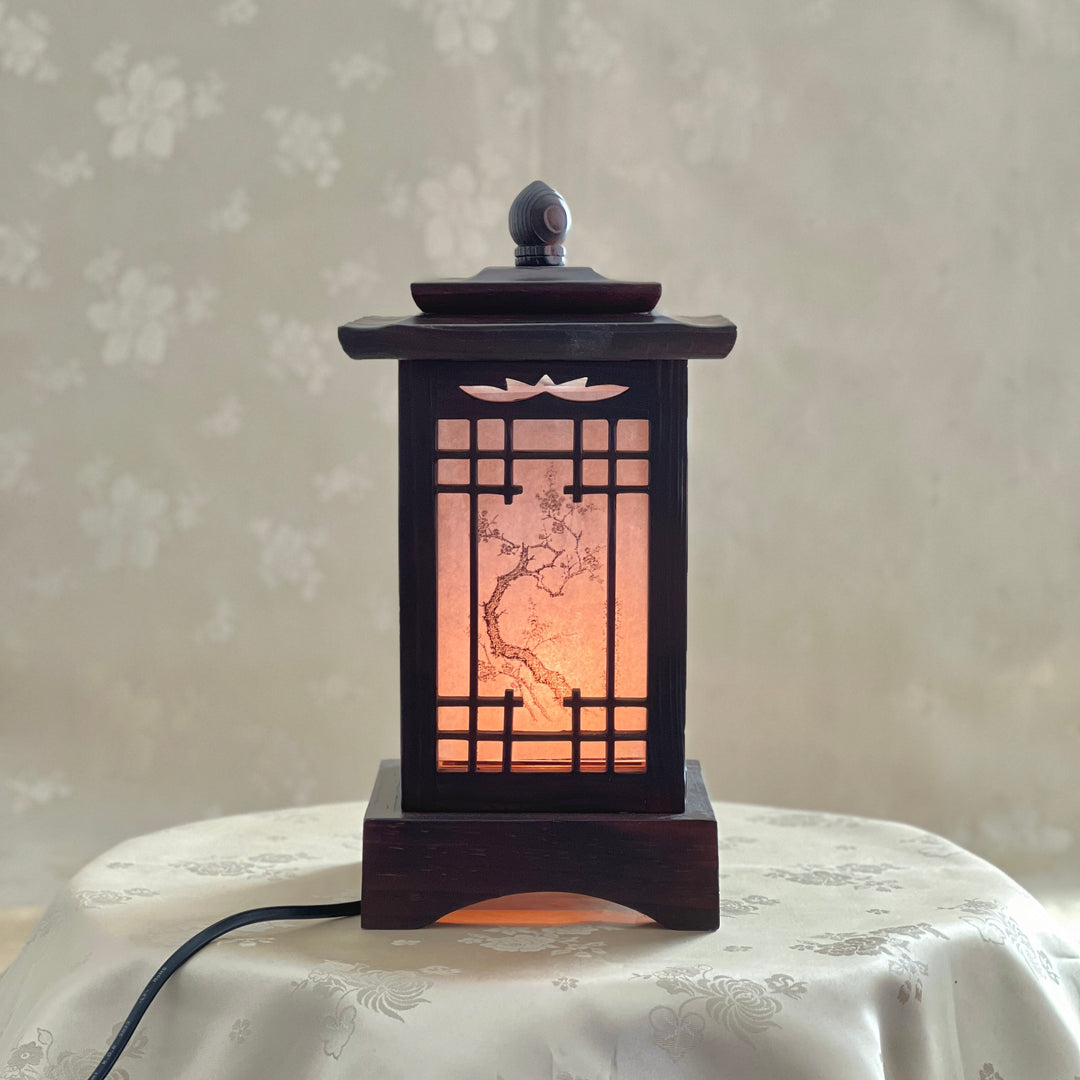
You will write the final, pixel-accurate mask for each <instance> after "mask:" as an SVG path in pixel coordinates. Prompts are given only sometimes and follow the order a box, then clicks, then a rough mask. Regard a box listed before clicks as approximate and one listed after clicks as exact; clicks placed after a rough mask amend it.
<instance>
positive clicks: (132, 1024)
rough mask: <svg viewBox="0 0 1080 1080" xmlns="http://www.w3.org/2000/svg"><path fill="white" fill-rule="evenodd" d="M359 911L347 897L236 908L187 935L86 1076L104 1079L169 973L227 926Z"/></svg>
mask: <svg viewBox="0 0 1080 1080" xmlns="http://www.w3.org/2000/svg"><path fill="white" fill-rule="evenodd" d="M359 914H360V901H359V900H347V901H345V902H343V903H340V904H302V905H300V906H291V907H290V906H282V907H261V908H252V909H251V910H250V911H239V912H237V913H236V914H235V915H229V916H228V917H227V918H225V919H221V920H220V921H218V922H216V923H214V924H213V926H208V927H207V928H206V929H205V930H200V931H199V932H198V933H197V934H196V935H195V936H194V937H192V938H189V939H188V940H187V941H185V942H184V944H183V945H181V946H180V948H179V949H177V950H176V952H174V953H173V954H172V956H170V957H169V959H168V960H166V961H165V963H164V964H162V965H161V967H159V968H158V969H157V971H156V972H154V975H153V977H152V978H151V980H150V981H149V982H148V983H147V984H146V987H145V989H144V990H143V992H142V993H141V994H140V995H139V998H138V1000H137V1001H136V1002H135V1004H134V1005H133V1006H132V1009H131V1012H129V1013H128V1015H127V1019H126V1020H125V1021H124V1022H123V1023H122V1024H121V1025H120V1030H119V1031H118V1032H117V1033H116V1038H115V1039H113V1041H112V1044H111V1045H110V1046H109V1049H108V1050H106V1051H105V1056H104V1057H103V1058H102V1059H101V1062H100V1063H99V1064H98V1067H97V1068H96V1069H95V1070H94V1071H93V1072H92V1073H91V1074H90V1076H89V1077H88V1078H87V1080H105V1078H106V1077H107V1076H108V1075H109V1072H110V1070H111V1069H112V1067H113V1066H114V1065H115V1064H116V1059H117V1058H118V1057H119V1056H120V1055H121V1054H122V1053H123V1052H124V1047H125V1046H127V1044H128V1042H129V1041H130V1040H131V1036H132V1035H134V1034H135V1029H136V1028H137V1027H138V1026H139V1021H140V1020H141V1019H142V1018H143V1014H144V1013H145V1012H146V1010H147V1009H148V1008H149V1007H150V1002H152V1001H153V1000H154V998H155V997H157V993H158V991H159V990H160V989H161V988H162V987H163V986H164V985H165V983H166V982H168V980H169V977H170V976H171V975H172V974H173V973H174V972H175V971H176V970H177V968H179V967H180V966H181V965H182V964H184V963H186V962H187V961H188V960H190V959H191V958H192V957H193V956H194V955H195V954H196V953H197V952H198V951H199V950H200V949H202V948H204V947H205V946H207V945H209V944H210V942H211V941H214V940H216V939H217V938H219V937H221V936H222V934H227V933H228V932H229V931H230V930H238V929H239V928H240V927H241V926H248V925H250V924H251V923H257V922H276V921H278V920H279V919H338V918H342V917H345V916H349V915H359Z"/></svg>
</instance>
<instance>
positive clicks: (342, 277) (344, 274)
mask: <svg viewBox="0 0 1080 1080" xmlns="http://www.w3.org/2000/svg"><path fill="white" fill-rule="evenodd" d="M322 278H323V281H325V282H326V290H327V292H329V294H330V295H331V296H340V295H341V294H342V293H343V292H350V293H359V294H363V293H367V292H370V291H371V290H372V289H373V288H374V287H375V286H376V285H377V284H378V283H379V281H380V280H381V279H382V274H380V273H379V271H378V270H377V269H376V268H375V256H374V253H372V252H370V251H368V252H366V253H365V255H364V257H363V258H362V259H346V261H345V262H343V263H340V264H339V265H337V266H328V267H327V268H326V269H325V270H323V272H322Z"/></svg>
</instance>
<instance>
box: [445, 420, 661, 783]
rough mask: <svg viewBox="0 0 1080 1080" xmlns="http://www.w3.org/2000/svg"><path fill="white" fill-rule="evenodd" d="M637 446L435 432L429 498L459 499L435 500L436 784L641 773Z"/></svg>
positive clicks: (603, 426) (643, 725)
mask: <svg viewBox="0 0 1080 1080" xmlns="http://www.w3.org/2000/svg"><path fill="white" fill-rule="evenodd" d="M612 432H614V439H612V438H611V436H612ZM649 435H650V432H649V422H648V421H647V420H635V419H629V420H619V421H618V422H617V423H614V424H612V423H609V422H608V421H607V420H581V421H574V420H569V419H547V420H541V419H525V420H513V421H503V420H501V419H486V418H482V419H479V420H476V421H473V422H470V421H467V420H440V421H439V422H438V430H437V438H436V451H435V453H436V463H435V470H434V474H435V479H436V483H438V484H442V485H447V486H459V485H460V486H462V487H466V488H468V490H467V491H464V492H454V491H446V490H440V491H438V493H437V495H436V507H437V514H436V516H437V521H436V531H437V535H436V574H437V612H436V626H437V649H436V652H437V661H436V680H437V686H436V691H437V695H438V705H437V710H436V727H437V732H438V737H437V739H436V758H437V763H438V768H439V769H440V770H442V771H450V772H468V771H475V772H478V773H484V772H502V771H505V770H507V769H509V771H511V772H568V771H571V770H573V769H575V768H576V769H578V770H580V771H581V772H607V771H614V772H617V773H618V772H642V771H644V770H645V768H646V764H647V762H646V758H647V753H646V750H647V741H646V731H647V729H648V710H647V708H646V707H645V700H646V698H647V695H648V656H649V648H648V613H649V612H648V586H649V581H648V578H649V494H648V491H647V485H648V483H649V462H648V458H647V456H646V455H647V454H648V450H649ZM612 444H614V445H612ZM492 452H497V453H500V454H503V453H505V455H506V461H504V459H503V458H502V457H499V458H488V457H483V456H479V455H481V454H484V453H492ZM583 452H584V453H591V454H597V455H602V456H598V457H591V458H590V457H582V456H581V455H582V453H583ZM445 453H450V454H454V455H458V456H451V457H444V456H442V455H443V454H445ZM628 454H633V455H637V456H633V457H629V456H625V455H628ZM465 455H468V457H471V458H472V459H473V461H474V462H475V466H472V465H470V461H469V460H468V457H466V456H465ZM522 455H524V456H522ZM507 464H509V468H507V467H506V466H507ZM508 474H509V475H508ZM473 477H475V484H474V483H473ZM507 484H512V485H514V486H516V487H520V488H521V490H520V491H517V492H513V494H512V498H511V501H510V502H509V503H507V502H506V495H507V493H509V492H510V491H511V489H510V488H509V487H504V485H507ZM491 487H498V488H501V489H502V490H500V491H498V492H494V491H491V490H490V489H491ZM590 487H594V488H601V489H602V490H599V491H589V490H588V489H589V488H590ZM626 488H630V489H634V488H640V489H642V490H640V491H634V490H624V489H626ZM485 489H487V490H485Z"/></svg>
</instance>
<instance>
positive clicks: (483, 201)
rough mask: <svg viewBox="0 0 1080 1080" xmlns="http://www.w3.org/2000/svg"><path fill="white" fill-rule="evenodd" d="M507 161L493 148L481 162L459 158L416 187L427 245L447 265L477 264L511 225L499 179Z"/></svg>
mask: <svg viewBox="0 0 1080 1080" xmlns="http://www.w3.org/2000/svg"><path fill="white" fill-rule="evenodd" d="M506 171H507V165H506V161H505V160H504V159H503V158H501V157H499V156H498V155H496V154H494V153H492V152H490V151H482V152H481V153H480V154H478V160H477V167H476V168H475V169H474V168H473V167H472V166H470V165H467V164H465V163H464V162H458V163H457V164H455V165H452V166H450V167H449V168H448V169H444V168H441V167H440V168H438V169H437V170H436V175H435V176H431V177H429V178H428V179H426V180H421V181H420V183H419V184H418V185H417V187H416V195H417V202H418V206H417V209H418V211H419V214H420V216H421V218H422V220H423V222H424V251H425V253H426V254H427V256H428V258H430V259H432V260H433V261H434V262H436V263H442V264H443V265H445V266H448V267H449V266H473V267H475V265H476V264H477V263H478V262H481V261H482V260H483V259H485V258H486V257H487V252H488V242H489V240H490V239H491V238H492V237H493V236H494V235H495V234H496V230H497V229H500V228H502V229H505V227H506V223H505V221H504V218H505V217H506V207H505V205H504V203H505V198H504V197H503V193H502V192H500V191H498V190H497V189H498V187H499V186H500V185H499V181H500V180H501V179H502V178H503V177H504V176H505V174H506Z"/></svg>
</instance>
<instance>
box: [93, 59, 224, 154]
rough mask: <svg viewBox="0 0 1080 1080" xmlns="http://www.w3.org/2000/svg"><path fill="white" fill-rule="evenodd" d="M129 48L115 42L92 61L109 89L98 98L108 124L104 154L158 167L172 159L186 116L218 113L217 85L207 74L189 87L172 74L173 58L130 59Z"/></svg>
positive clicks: (219, 85)
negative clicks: (134, 60) (107, 144)
mask: <svg viewBox="0 0 1080 1080" xmlns="http://www.w3.org/2000/svg"><path fill="white" fill-rule="evenodd" d="M130 48H131V46H130V45H129V44H127V43H126V42H116V43H114V44H113V45H111V46H110V47H109V48H108V49H106V50H105V52H103V53H102V54H101V55H100V56H98V58H97V60H96V61H95V62H94V70H95V71H96V72H97V73H98V74H99V75H101V76H102V77H104V78H105V79H106V80H107V81H108V82H109V85H110V87H111V88H112V92H111V93H108V94H105V95H103V96H102V97H100V98H98V100H97V102H96V105H95V110H96V112H97V115H98V119H99V120H100V121H101V122H102V123H103V124H104V125H105V126H106V127H107V128H112V137H111V138H110V140H109V153H110V155H111V156H112V157H114V158H116V160H118V161H125V160H129V161H133V162H136V163H138V164H143V165H152V166H158V165H160V164H161V163H162V162H164V161H166V160H167V159H168V158H170V157H172V154H173V150H174V148H175V146H176V137H177V136H178V135H179V134H180V133H181V132H182V131H184V130H185V129H186V128H187V127H188V125H189V123H190V121H191V117H192V116H195V117H197V118H200V119H201V118H205V117H208V116H212V115H213V114H214V113H217V112H220V111H221V105H220V98H221V92H222V89H223V86H222V83H221V81H220V80H219V79H218V78H217V76H215V75H208V76H207V77H206V78H205V79H204V80H203V81H202V82H198V83H196V84H194V86H192V87H191V88H190V89H189V87H188V84H187V82H186V81H185V80H184V79H182V78H180V76H178V75H175V74H173V72H174V70H175V68H176V60H175V58H173V57H158V58H157V59H156V60H153V61H146V60H141V61H138V62H136V63H131V62H130V61H129V59H128V52H129V50H130Z"/></svg>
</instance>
